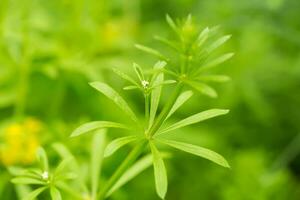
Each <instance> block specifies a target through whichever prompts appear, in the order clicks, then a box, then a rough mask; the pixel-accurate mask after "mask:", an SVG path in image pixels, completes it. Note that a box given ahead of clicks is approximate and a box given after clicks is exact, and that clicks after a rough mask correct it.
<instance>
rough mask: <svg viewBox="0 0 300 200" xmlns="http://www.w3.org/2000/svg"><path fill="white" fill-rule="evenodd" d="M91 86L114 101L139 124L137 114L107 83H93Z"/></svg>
mask: <svg viewBox="0 0 300 200" xmlns="http://www.w3.org/2000/svg"><path fill="white" fill-rule="evenodd" d="M90 85H91V86H92V87H93V88H95V89H96V90H98V91H100V92H101V93H103V94H104V95H105V96H107V97H108V98H109V99H111V100H112V101H114V103H115V104H117V106H119V107H120V108H121V109H122V110H123V111H124V112H125V113H126V114H127V115H128V116H130V118H131V119H132V120H133V121H135V122H138V119H137V117H136V116H135V114H134V112H133V111H132V110H131V108H130V107H129V106H128V104H127V103H126V101H125V100H124V99H123V98H122V97H121V96H120V95H119V94H118V93H117V92H116V91H115V90H114V89H112V88H111V87H110V86H109V85H107V84H106V83H102V82H92V83H90Z"/></svg>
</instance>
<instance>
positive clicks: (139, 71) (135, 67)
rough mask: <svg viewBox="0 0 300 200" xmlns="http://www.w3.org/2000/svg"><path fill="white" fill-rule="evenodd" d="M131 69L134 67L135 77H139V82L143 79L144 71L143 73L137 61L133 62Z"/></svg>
mask: <svg viewBox="0 0 300 200" xmlns="http://www.w3.org/2000/svg"><path fill="white" fill-rule="evenodd" d="M133 69H134V71H135V73H136V75H137V77H138V78H139V80H140V82H142V81H144V80H145V77H144V73H143V70H142V68H141V66H139V65H138V64H137V63H133Z"/></svg>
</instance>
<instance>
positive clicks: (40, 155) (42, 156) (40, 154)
mask: <svg viewBox="0 0 300 200" xmlns="http://www.w3.org/2000/svg"><path fill="white" fill-rule="evenodd" d="M37 159H38V161H39V163H40V165H41V167H42V169H43V170H44V171H49V164H48V156H47V154H46V152H45V150H44V149H43V148H42V147H40V148H39V149H38V151H37Z"/></svg>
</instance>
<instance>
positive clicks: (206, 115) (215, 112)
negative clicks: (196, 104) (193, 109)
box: [157, 109, 229, 135]
mask: <svg viewBox="0 0 300 200" xmlns="http://www.w3.org/2000/svg"><path fill="white" fill-rule="evenodd" d="M228 112H229V110H225V109H210V110H206V111H203V112H200V113H197V114H195V115H192V116H190V117H188V118H185V119H183V120H181V121H179V122H177V123H175V124H172V125H171V126H169V127H167V128H165V129H164V130H162V131H160V132H159V133H158V134H157V135H161V134H162V133H166V132H169V131H173V130H175V129H178V128H182V127H184V126H188V125H191V124H195V123H198V122H201V121H204V120H207V119H210V118H214V117H217V116H220V115H225V114H227V113H228Z"/></svg>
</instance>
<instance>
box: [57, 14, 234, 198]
mask: <svg viewBox="0 0 300 200" xmlns="http://www.w3.org/2000/svg"><path fill="white" fill-rule="evenodd" d="M166 19H167V23H168V24H169V26H170V27H171V29H172V31H173V32H174V34H173V35H175V37H174V38H172V39H166V38H163V37H159V36H156V37H155V39H156V40H158V41H160V42H162V43H163V44H165V45H166V46H167V47H170V52H166V53H161V52H160V51H158V50H156V49H152V48H150V47H146V46H143V45H139V44H138V45H136V47H137V48H138V49H140V50H142V51H144V52H146V53H149V54H151V55H153V56H155V57H158V58H159V61H158V62H156V63H155V64H154V66H153V68H152V69H150V70H143V69H142V68H141V67H140V66H139V65H138V64H136V63H134V64H133V70H134V72H135V74H136V78H133V77H131V76H129V75H127V74H125V73H123V72H121V71H119V70H118V69H113V71H114V72H115V73H116V74H117V75H118V76H119V77H121V78H122V79H124V80H126V81H127V82H128V83H129V85H128V86H125V87H124V88H123V89H124V90H138V91H139V92H141V93H142V95H143V97H144V101H145V102H144V104H145V106H144V107H145V119H140V118H138V117H137V115H136V114H135V112H133V111H132V109H131V108H130V106H129V104H128V103H127V102H126V101H125V100H124V99H123V98H122V97H121V95H119V93H118V92H116V91H115V90H114V89H113V88H112V87H111V86H109V85H108V84H106V83H104V82H92V83H90V85H91V86H92V87H93V88H95V89H96V90H98V91H99V92H101V93H102V94H104V95H105V96H106V97H108V98H109V99H111V100H112V101H113V102H114V103H115V104H116V105H117V106H118V107H119V108H120V109H121V110H122V111H124V113H125V114H127V115H128V117H129V118H130V119H131V120H132V122H133V123H132V124H122V123H118V122H112V121H92V122H88V123H86V124H83V125H81V126H80V127H78V128H77V129H75V130H74V131H73V133H72V134H71V137H76V136H80V135H82V134H85V133H89V132H92V131H96V132H97V134H99V132H98V130H106V129H109V128H118V129H124V130H128V134H129V135H128V136H125V137H120V138H117V139H114V140H113V141H111V142H110V143H108V145H106V147H105V149H104V150H103V152H102V151H98V154H96V156H95V158H96V157H97V156H98V158H97V159H98V161H97V162H98V163H99V162H101V163H102V158H103V157H108V156H111V155H113V154H114V153H115V152H116V151H117V150H119V149H120V148H121V147H123V146H125V145H127V144H129V143H134V144H135V145H134V147H133V149H132V150H131V152H130V153H129V154H128V155H127V157H126V158H125V159H124V160H123V162H122V163H121V164H120V166H118V168H117V169H116V170H115V172H114V173H113V174H112V175H111V176H110V178H109V179H108V180H107V181H104V183H101V184H100V185H99V186H98V181H99V180H94V182H95V183H94V184H91V185H94V189H92V192H91V195H90V196H91V199H93V200H96V199H99V200H103V199H106V198H107V197H108V196H110V195H111V194H112V193H113V192H114V191H115V190H116V189H118V188H119V187H121V186H122V185H123V184H124V183H126V182H127V181H129V180H130V179H132V178H133V177H134V176H135V175H137V174H138V173H140V172H141V171H143V170H144V169H145V168H147V167H148V166H150V164H153V167H154V177H155V186H156V192H157V194H158V196H159V197H160V198H161V199H164V198H165V196H166V193H167V187H168V181H167V172H166V168H165V165H164V161H163V158H164V157H165V153H162V152H160V150H159V149H158V148H157V144H163V145H167V146H170V147H173V148H175V149H178V150H182V151H185V152H187V153H191V154H194V155H197V156H200V157H203V158H206V159H208V160H210V161H212V162H214V163H216V164H219V165H221V166H223V167H227V168H229V164H228V162H227V161H226V160H225V159H224V158H223V157H222V156H221V155H220V154H218V153H216V152H214V151H212V150H209V149H207V148H204V147H200V146H196V145H193V144H188V143H184V142H180V141H174V140H167V139H164V138H163V135H164V134H165V133H168V132H172V131H174V130H177V129H179V128H182V127H185V126H188V125H191V124H195V123H198V122H201V121H204V120H207V119H210V118H213V117H217V116H220V115H225V114H227V113H228V112H229V111H228V110H226V109H217V108H214V109H209V110H206V111H202V112H199V113H196V114H193V115H191V116H188V117H187V118H185V119H182V120H180V121H177V122H175V123H172V124H169V123H168V119H169V118H170V117H171V116H172V115H173V114H174V113H175V112H176V111H177V110H178V109H179V108H180V107H181V106H182V105H183V104H184V103H185V102H186V101H187V100H188V99H190V98H191V96H192V95H193V91H192V90H194V91H198V92H200V93H202V94H204V95H206V96H208V97H212V98H215V97H217V92H216V91H215V90H214V89H213V88H212V87H211V86H209V85H208V83H210V82H225V81H228V80H230V78H229V77H227V76H225V75H212V74H209V73H207V71H208V70H209V69H211V68H213V67H215V66H218V65H219V64H221V63H223V62H225V61H226V60H228V59H229V58H231V57H232V56H233V53H226V54H223V55H221V56H217V57H216V56H212V55H213V54H212V52H213V51H214V50H215V49H217V48H218V47H220V46H221V45H223V44H224V43H225V42H226V41H227V40H228V39H229V38H230V36H229V35H226V36H222V37H219V38H216V37H217V34H216V32H217V27H213V28H205V29H204V30H202V31H199V30H198V28H197V26H195V24H194V23H193V20H192V17H191V15H189V16H188V17H187V18H186V19H184V20H178V21H176V22H175V21H173V19H172V18H170V17H169V16H168V15H167V17H166ZM215 38H216V39H215ZM166 77H167V78H166ZM165 85H170V87H173V91H172V92H168V93H171V95H170V96H169V98H168V100H167V102H166V103H165V104H164V105H161V104H162V103H161V102H160V99H161V95H162V94H164V92H163V87H164V86H165ZM159 105H161V106H162V109H161V110H160V109H158V107H159ZM159 111H160V112H159ZM165 122H166V123H165ZM165 124H166V125H165ZM133 133H135V134H133ZM103 134H104V133H103ZM100 135H101V134H100ZM147 147H150V152H151V154H152V156H149V155H146V156H145V157H142V158H141V159H140V160H139V158H140V157H141V156H142V155H143V154H144V152H145V151H146V150H147ZM92 160H93V159H92ZM94 160H95V159H94ZM97 162H95V163H94V164H93V165H92V166H97V165H99V164H97ZM97 170H100V169H99V166H98V167H94V170H92V171H93V172H94V173H97V172H96V171H97ZM98 173H99V172H98ZM94 177H97V176H94ZM96 187H98V188H96ZM54 199H55V198H54Z"/></svg>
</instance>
